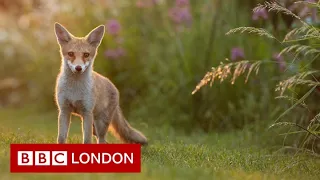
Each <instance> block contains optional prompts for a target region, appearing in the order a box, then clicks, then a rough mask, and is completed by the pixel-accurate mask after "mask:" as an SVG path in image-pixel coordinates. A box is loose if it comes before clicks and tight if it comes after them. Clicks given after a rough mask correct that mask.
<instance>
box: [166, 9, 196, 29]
mask: <svg viewBox="0 0 320 180" xmlns="http://www.w3.org/2000/svg"><path fill="white" fill-rule="evenodd" d="M169 16H170V18H171V19H172V21H173V22H175V23H176V24H182V23H183V24H187V25H190V24H191V21H192V15H191V13H190V10H189V8H178V7H174V8H172V9H170V10H169Z"/></svg>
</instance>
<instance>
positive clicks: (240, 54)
mask: <svg viewBox="0 0 320 180" xmlns="http://www.w3.org/2000/svg"><path fill="white" fill-rule="evenodd" d="M242 59H244V51H243V49H241V48H239V47H236V48H233V49H232V50H231V60H232V61H238V60H242Z"/></svg>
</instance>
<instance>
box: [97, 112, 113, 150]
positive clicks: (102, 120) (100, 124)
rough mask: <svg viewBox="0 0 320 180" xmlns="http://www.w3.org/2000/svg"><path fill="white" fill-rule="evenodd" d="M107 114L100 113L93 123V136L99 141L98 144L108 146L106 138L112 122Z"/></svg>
mask: <svg viewBox="0 0 320 180" xmlns="http://www.w3.org/2000/svg"><path fill="white" fill-rule="evenodd" d="M106 117H108V113H107V112H103V113H99V115H97V116H96V117H95V118H94V121H93V135H94V136H95V137H96V139H97V144H106V143H107V141H106V140H105V136H106V134H107V131H108V128H109V124H110V120H109V118H106Z"/></svg>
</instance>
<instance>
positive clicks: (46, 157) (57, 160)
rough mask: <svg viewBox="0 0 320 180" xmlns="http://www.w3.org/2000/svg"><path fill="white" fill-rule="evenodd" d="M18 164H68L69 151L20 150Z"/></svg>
mask: <svg viewBox="0 0 320 180" xmlns="http://www.w3.org/2000/svg"><path fill="white" fill-rule="evenodd" d="M17 158H18V166H33V165H36V166H67V164H68V163H67V162H68V158H67V151H18V157H17Z"/></svg>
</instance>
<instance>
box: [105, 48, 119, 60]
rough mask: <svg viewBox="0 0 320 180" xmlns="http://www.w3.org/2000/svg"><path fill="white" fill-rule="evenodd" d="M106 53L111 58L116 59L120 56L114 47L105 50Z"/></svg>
mask: <svg viewBox="0 0 320 180" xmlns="http://www.w3.org/2000/svg"><path fill="white" fill-rule="evenodd" d="M104 55H105V56H106V57H107V58H110V59H116V58H117V57H118V56H117V51H115V50H114V49H108V50H106V51H105V52H104Z"/></svg>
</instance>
